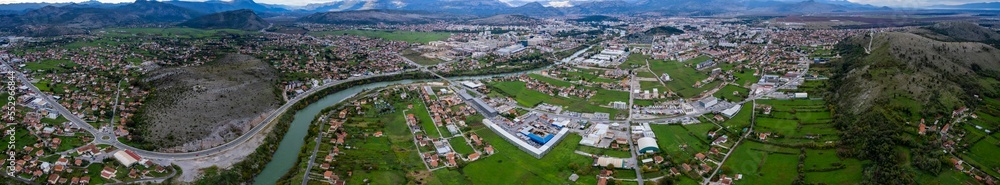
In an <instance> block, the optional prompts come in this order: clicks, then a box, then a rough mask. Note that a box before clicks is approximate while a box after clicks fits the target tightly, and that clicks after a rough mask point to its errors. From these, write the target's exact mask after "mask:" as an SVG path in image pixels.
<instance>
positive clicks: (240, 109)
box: [134, 54, 280, 151]
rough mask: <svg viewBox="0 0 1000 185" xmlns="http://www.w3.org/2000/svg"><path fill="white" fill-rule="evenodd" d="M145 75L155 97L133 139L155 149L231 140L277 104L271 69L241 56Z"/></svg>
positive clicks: (183, 148)
mask: <svg viewBox="0 0 1000 185" xmlns="http://www.w3.org/2000/svg"><path fill="white" fill-rule="evenodd" d="M148 76H149V77H148V78H147V79H144V81H148V83H150V84H151V85H153V86H154V87H155V89H154V90H153V93H154V94H155V96H153V97H150V98H149V99H150V100H149V104H146V105H144V107H143V111H142V113H141V114H140V115H139V116H140V118H139V119H137V120H141V121H138V122H137V124H138V128H139V129H138V131H139V135H138V136H137V137H136V138H134V139H141V140H145V141H146V142H149V143H151V144H153V145H154V146H155V147H156V148H159V149H171V150H174V151H186V150H196V149H200V148H206V147H211V146H214V145H216V144H221V143H224V142H226V141H229V140H232V139H234V138H236V137H239V136H240V135H242V134H243V133H244V132H246V131H248V130H250V128H252V127H253V125H254V124H257V123H256V122H255V121H257V120H259V119H260V118H261V116H264V115H266V114H267V113H269V112H270V111H271V110H273V109H274V108H276V107H277V106H279V103H280V102H279V101H278V95H277V94H276V92H278V91H276V90H275V89H276V88H277V87H275V85H274V84H276V81H277V78H276V76H278V75H277V70H275V69H274V68H273V67H271V66H270V65H268V64H267V63H265V62H263V61H260V60H258V59H256V58H253V57H251V56H247V55H238V54H230V55H227V56H225V57H223V58H221V59H219V60H217V61H213V62H209V63H206V64H205V65H201V66H196V67H178V68H165V69H159V70H156V71H152V72H150V74H149V75H148ZM177 128H185V129H177Z"/></svg>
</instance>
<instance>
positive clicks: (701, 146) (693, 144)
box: [650, 123, 711, 161]
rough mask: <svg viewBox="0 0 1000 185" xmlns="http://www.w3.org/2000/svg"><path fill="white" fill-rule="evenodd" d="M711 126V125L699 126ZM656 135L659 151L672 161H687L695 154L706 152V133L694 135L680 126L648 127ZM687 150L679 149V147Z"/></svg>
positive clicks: (655, 125) (656, 125) (657, 125)
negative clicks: (682, 146) (668, 156)
mask: <svg viewBox="0 0 1000 185" xmlns="http://www.w3.org/2000/svg"><path fill="white" fill-rule="evenodd" d="M701 125H711V124H707V123H706V124H701ZM650 127H651V128H652V129H653V133H654V134H655V135H656V144H657V145H659V146H660V150H661V151H663V152H665V153H667V154H668V155H670V156H671V157H672V158H673V159H674V161H687V160H690V159H693V158H694V155H695V154H697V153H701V152H705V151H708V142H709V141H708V132H705V133H694V132H693V131H688V129H685V128H684V126H680V125H659V124H654V125H650ZM685 144H686V145H687V148H681V145H685Z"/></svg>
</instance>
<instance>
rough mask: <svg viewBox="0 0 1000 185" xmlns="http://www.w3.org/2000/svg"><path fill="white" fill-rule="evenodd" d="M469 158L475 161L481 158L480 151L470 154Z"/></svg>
mask: <svg viewBox="0 0 1000 185" xmlns="http://www.w3.org/2000/svg"><path fill="white" fill-rule="evenodd" d="M468 158H469V161H475V160H476V159H479V153H478V152H477V153H472V154H469V156H468Z"/></svg>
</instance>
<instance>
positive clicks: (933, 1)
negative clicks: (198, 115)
mask: <svg viewBox="0 0 1000 185" xmlns="http://www.w3.org/2000/svg"><path fill="white" fill-rule="evenodd" d="M83 1H87V0H0V4H8V3H22V2H83ZM98 1H101V2H106V3H121V2H133V1H135V0H98ZM226 1H228V0H226ZM255 1H256V2H258V3H268V4H285V5H305V4H310V3H325V2H332V1H340V0H255ZM404 1H405V0H404ZM500 1H504V2H509V1H520V2H524V1H540V2H542V4H550V2H552V3H551V5H562V3H561V2H566V1H568V0H500ZM574 1H586V0H574ZM781 1H797V0H781ZM848 1H851V2H855V3H861V4H871V5H876V6H890V7H920V6H928V5H939V4H964V3H973V2H996V1H1000V0H848Z"/></svg>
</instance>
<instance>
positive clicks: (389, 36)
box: [309, 30, 451, 44]
mask: <svg viewBox="0 0 1000 185" xmlns="http://www.w3.org/2000/svg"><path fill="white" fill-rule="evenodd" d="M309 34H310V35H313V36H324V35H357V36H363V37H372V38H381V39H386V40H395V41H405V42H412V43H423V44H427V43H429V42H431V41H438V40H444V39H447V38H448V37H449V36H451V33H445V32H415V31H381V30H337V31H321V32H311V33H309Z"/></svg>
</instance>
